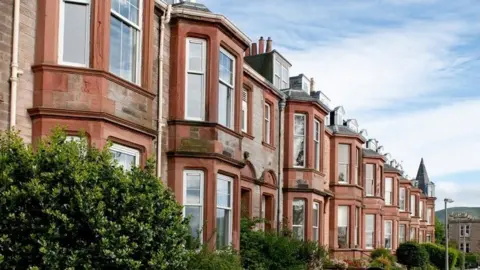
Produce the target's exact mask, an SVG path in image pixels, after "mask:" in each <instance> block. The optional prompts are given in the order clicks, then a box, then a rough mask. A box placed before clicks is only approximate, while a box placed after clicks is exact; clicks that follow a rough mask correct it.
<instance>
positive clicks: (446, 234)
mask: <svg viewBox="0 0 480 270" xmlns="http://www.w3.org/2000/svg"><path fill="white" fill-rule="evenodd" d="M443 201H444V202H445V269H446V270H448V210H447V204H448V203H453V200H452V199H449V198H445V199H444V200H443Z"/></svg>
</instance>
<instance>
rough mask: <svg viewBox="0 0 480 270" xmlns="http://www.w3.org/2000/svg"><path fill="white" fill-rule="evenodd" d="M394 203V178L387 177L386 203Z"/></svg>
mask: <svg viewBox="0 0 480 270" xmlns="http://www.w3.org/2000/svg"><path fill="white" fill-rule="evenodd" d="M389 183H390V184H389ZM389 187H390V188H389ZM392 203H393V178H392V177H386V178H385V205H392Z"/></svg>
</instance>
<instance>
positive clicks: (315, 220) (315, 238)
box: [312, 202, 320, 242]
mask: <svg viewBox="0 0 480 270" xmlns="http://www.w3.org/2000/svg"><path fill="white" fill-rule="evenodd" d="M315 211H316V212H317V218H315ZM319 228H320V204H319V203H318V202H314V203H313V210H312V229H313V241H315V242H318V241H319V240H320V230H319ZM314 232H316V234H315V233H314Z"/></svg>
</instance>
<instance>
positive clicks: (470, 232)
mask: <svg viewBox="0 0 480 270" xmlns="http://www.w3.org/2000/svg"><path fill="white" fill-rule="evenodd" d="M448 222H449V226H448V239H449V241H450V242H452V243H455V244H456V245H457V248H458V249H460V250H462V251H464V252H467V253H469V252H480V219H478V218H473V217H472V216H470V215H468V214H466V213H455V214H453V215H450V217H449V221H448Z"/></svg>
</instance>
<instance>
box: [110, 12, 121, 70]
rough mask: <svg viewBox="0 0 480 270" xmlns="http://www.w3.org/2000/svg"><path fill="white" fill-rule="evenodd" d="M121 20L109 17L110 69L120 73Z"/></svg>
mask: <svg viewBox="0 0 480 270" xmlns="http://www.w3.org/2000/svg"><path fill="white" fill-rule="evenodd" d="M121 29H122V22H121V21H120V20H118V19H117V18H116V17H114V16H111V17H110V71H111V72H112V73H113V74H116V75H120V64H121V52H122V49H121V47H122V33H121Z"/></svg>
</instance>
